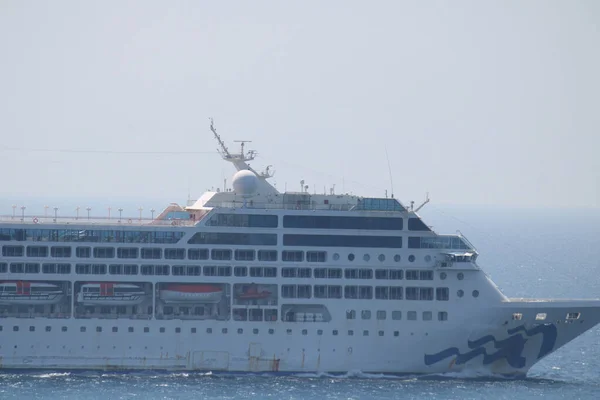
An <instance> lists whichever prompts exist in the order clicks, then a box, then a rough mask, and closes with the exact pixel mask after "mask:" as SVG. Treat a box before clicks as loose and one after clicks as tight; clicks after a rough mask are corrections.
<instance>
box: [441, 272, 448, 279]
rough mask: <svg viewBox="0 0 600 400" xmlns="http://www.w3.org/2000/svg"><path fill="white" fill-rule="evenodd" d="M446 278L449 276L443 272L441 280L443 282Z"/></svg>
mask: <svg viewBox="0 0 600 400" xmlns="http://www.w3.org/2000/svg"><path fill="white" fill-rule="evenodd" d="M446 277H447V275H446V273H445V272H442V273H441V274H440V279H441V280H444V279H446Z"/></svg>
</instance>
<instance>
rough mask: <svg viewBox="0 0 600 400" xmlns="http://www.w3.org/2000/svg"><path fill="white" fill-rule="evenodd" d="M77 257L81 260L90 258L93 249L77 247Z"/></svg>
mask: <svg viewBox="0 0 600 400" xmlns="http://www.w3.org/2000/svg"><path fill="white" fill-rule="evenodd" d="M75 256H76V257H79V258H90V257H91V256H92V248H91V247H76V248H75Z"/></svg>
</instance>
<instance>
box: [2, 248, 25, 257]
mask: <svg viewBox="0 0 600 400" xmlns="http://www.w3.org/2000/svg"><path fill="white" fill-rule="evenodd" d="M24 249H25V248H24V247H23V246H3V247H2V255H3V256H4V257H23V252H24Z"/></svg>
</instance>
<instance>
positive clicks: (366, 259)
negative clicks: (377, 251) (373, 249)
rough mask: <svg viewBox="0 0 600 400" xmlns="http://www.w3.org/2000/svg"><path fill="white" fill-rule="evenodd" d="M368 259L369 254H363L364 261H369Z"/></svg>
mask: <svg viewBox="0 0 600 400" xmlns="http://www.w3.org/2000/svg"><path fill="white" fill-rule="evenodd" d="M348 257H349V256H348ZM370 259H371V256H370V255H368V254H365V255H364V256H363V260H365V261H369V260H370Z"/></svg>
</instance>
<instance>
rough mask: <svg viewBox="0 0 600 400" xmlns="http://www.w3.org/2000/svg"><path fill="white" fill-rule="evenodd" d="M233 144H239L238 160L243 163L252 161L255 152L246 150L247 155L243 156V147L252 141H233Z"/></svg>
mask: <svg viewBox="0 0 600 400" xmlns="http://www.w3.org/2000/svg"><path fill="white" fill-rule="evenodd" d="M234 142H235V143H241V148H242V149H241V151H240V159H242V160H244V161H251V160H254V156H255V155H256V151H255V150H248V154H247V155H246V154H244V145H245V144H246V143H252V140H234Z"/></svg>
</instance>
